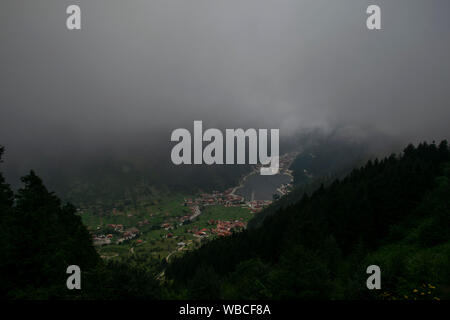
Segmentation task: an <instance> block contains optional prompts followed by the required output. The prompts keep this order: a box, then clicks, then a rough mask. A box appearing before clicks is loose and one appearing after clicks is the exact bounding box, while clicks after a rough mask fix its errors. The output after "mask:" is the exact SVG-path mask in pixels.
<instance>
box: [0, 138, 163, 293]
mask: <svg viewBox="0 0 450 320" xmlns="http://www.w3.org/2000/svg"><path fill="white" fill-rule="evenodd" d="M3 151H4V148H3V147H1V146H0V162H1V158H2V155H3ZM22 183H23V187H22V188H20V189H19V190H18V191H17V192H16V193H13V191H12V190H11V188H10V186H9V185H8V184H6V183H5V180H4V177H3V175H2V174H1V172H0V283H1V286H0V298H1V299H5V298H6V299H82V298H88V299H92V298H100V299H118V298H140V297H145V298H158V297H160V296H161V294H160V288H159V283H158V281H157V280H156V279H155V276H156V273H157V272H159V271H160V270H159V268H160V266H159V261H154V260H151V259H147V257H145V256H141V257H139V258H137V259H130V260H129V261H125V262H123V263H106V262H103V261H102V260H101V259H100V257H99V256H98V254H97V252H96V251H95V249H94V248H93V246H92V240H91V237H90V235H89V233H88V231H87V229H86V227H85V226H84V225H83V224H82V222H81V218H80V217H79V216H78V215H76V214H75V213H76V209H75V207H74V206H72V205H71V204H62V203H61V201H60V200H59V198H58V197H57V196H55V195H54V194H53V193H51V192H49V191H48V190H47V188H46V187H45V186H44V184H43V182H42V180H41V179H40V178H39V177H38V176H37V175H36V174H35V173H34V172H33V171H31V172H30V173H29V174H28V175H27V176H25V177H23V178H22ZM69 265H78V266H79V267H80V268H81V271H82V284H81V286H82V290H72V291H71V290H68V289H67V287H66V279H67V277H68V276H69V275H68V274H66V269H67V267H68V266H69Z"/></svg>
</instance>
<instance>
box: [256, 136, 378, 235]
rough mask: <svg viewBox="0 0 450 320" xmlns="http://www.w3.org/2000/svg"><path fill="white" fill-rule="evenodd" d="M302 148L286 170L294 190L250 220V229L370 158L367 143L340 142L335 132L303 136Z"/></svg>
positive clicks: (370, 154)
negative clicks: (292, 181)
mask: <svg viewBox="0 0 450 320" xmlns="http://www.w3.org/2000/svg"><path fill="white" fill-rule="evenodd" d="M372 143H373V142H372ZM301 146H302V152H301V153H300V154H299V155H298V156H297V157H296V158H295V159H294V161H293V162H292V164H291V166H290V167H289V169H290V170H292V176H293V178H294V188H293V190H292V191H291V192H290V193H288V194H286V195H284V196H283V197H281V198H280V199H279V200H278V201H275V202H274V203H272V204H271V205H270V206H269V207H268V208H266V209H264V210H263V211H262V212H261V213H259V214H258V215H256V216H255V217H254V218H253V219H252V220H250V222H249V224H248V227H249V228H255V227H257V226H260V225H261V224H262V222H263V221H264V219H265V218H266V217H268V216H269V215H271V214H274V213H275V212H276V211H278V210H280V209H284V208H286V207H288V206H290V205H293V204H294V203H296V202H297V201H298V199H300V198H301V197H302V196H303V194H305V193H306V194H308V195H310V194H311V193H313V192H314V191H315V190H317V189H318V188H319V187H320V186H321V185H322V184H323V185H325V186H327V185H329V184H330V183H332V182H333V181H334V180H335V179H337V178H342V177H345V175H347V174H348V173H349V172H350V171H351V170H352V169H353V168H355V167H358V166H360V165H362V164H363V163H364V162H365V161H367V160H368V159H370V158H371V157H373V155H372V151H371V148H370V146H371V143H370V141H359V142H355V141H351V140H346V139H342V137H339V135H338V134H336V132H334V133H332V134H329V135H323V134H322V135H321V134H318V133H313V134H309V135H304V136H303V139H302V141H301Z"/></svg>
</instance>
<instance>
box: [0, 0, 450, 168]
mask: <svg viewBox="0 0 450 320" xmlns="http://www.w3.org/2000/svg"><path fill="white" fill-rule="evenodd" d="M69 4H79V5H80V6H81V10H82V30H80V31H68V30H67V29H66V26H65V20H66V17H67V15H66V13H65V10H66V7H67V6H68V5H69ZM369 4H378V5H380V7H381V10H382V30H381V31H369V30H367V28H366V18H367V15H366V13H365V11H366V8H367V7H368V5H369ZM449 13H450V2H449V1H448V0H420V1H418V0H396V1H382V0H372V1H361V0H351V1H350V0H342V1H335V0H328V1H321V0H310V1H303V0H270V1H269V0H127V1H123V0H96V1H87V0H85V1H69V0H66V1H61V0H53V1H48V0H40V1H36V0H29V1H24V0H1V2H0V144H2V145H5V146H6V147H7V150H8V154H7V158H9V159H13V161H19V160H20V158H22V159H23V158H27V159H29V158H30V154H31V153H33V152H39V155H38V156H39V157H41V158H42V157H49V158H51V157H58V156H59V155H62V154H63V153H67V151H68V150H72V151H73V150H79V151H81V152H82V151H83V150H86V151H92V150H106V149H108V148H110V147H112V146H114V147H117V146H123V147H124V148H125V147H127V148H128V147H130V146H139V147H140V148H148V149H150V148H151V145H152V144H153V143H155V144H162V143H169V140H170V132H171V131H172V130H174V129H175V128H178V127H181V126H184V127H186V126H187V127H188V128H189V129H190V130H192V129H191V127H192V122H193V120H203V122H204V127H222V128H237V127H244V128H258V127H259V128H280V134H281V136H288V135H290V134H292V133H295V132H297V130H301V129H305V128H316V127H319V128H323V129H326V130H331V129H333V128H335V127H337V126H339V127H347V128H355V132H360V133H361V132H366V131H367V132H369V131H374V132H381V133H382V134H386V135H389V136H393V137H396V138H398V139H401V140H402V141H405V143H406V142H409V141H418V140H424V139H429V140H430V139H431V140H432V139H436V140H439V139H443V138H449V133H450V125H449V119H450V103H449V98H450V88H449V84H450V61H449V57H450V52H449V49H450V41H449V40H450V19H449V18H448V16H449ZM350 131H351V130H350ZM155 133H157V134H155Z"/></svg>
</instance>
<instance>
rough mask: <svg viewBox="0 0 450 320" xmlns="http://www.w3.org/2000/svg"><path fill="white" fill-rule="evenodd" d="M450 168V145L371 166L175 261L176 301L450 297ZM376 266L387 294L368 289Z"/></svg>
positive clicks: (422, 148) (170, 274)
mask: <svg viewBox="0 0 450 320" xmlns="http://www.w3.org/2000/svg"><path fill="white" fill-rule="evenodd" d="M449 162H450V150H449V146H448V144H447V142H446V141H443V142H442V143H440V144H439V145H436V144H434V143H433V144H427V143H423V144H420V145H419V146H417V147H414V146H412V145H410V146H408V147H407V148H406V149H405V150H404V152H403V154H402V155H394V154H393V155H391V156H390V157H387V158H385V159H382V160H378V159H376V160H374V161H369V162H368V163H367V164H366V165H365V166H364V167H362V168H359V169H355V170H353V171H352V172H351V173H350V174H349V175H347V176H346V177H345V178H344V179H342V180H335V181H334V182H333V183H331V184H330V185H329V186H327V187H326V188H325V187H323V186H322V187H320V188H319V189H318V190H317V191H315V192H314V193H313V194H312V195H311V196H308V195H305V196H303V197H302V198H301V199H299V201H298V202H297V203H295V204H294V205H291V206H288V207H287V208H284V209H280V210H279V211H278V212H277V213H275V214H273V215H270V216H268V217H267V218H266V219H265V220H264V222H263V223H262V226H261V227H259V228H255V229H251V230H247V231H245V232H242V233H239V234H235V235H233V236H232V237H229V238H225V239H220V240H217V241H212V242H210V243H207V244H205V245H204V246H203V247H201V248H200V249H199V250H196V251H193V252H190V253H188V254H186V255H184V256H183V257H181V258H178V259H176V260H174V261H173V263H171V264H170V265H169V266H168V268H167V270H166V276H167V278H168V279H169V281H168V282H169V283H170V284H171V288H172V293H173V297H180V298H195V299H197V298H198V299H208V298H225V299H227V298H231V299H298V298H300V299H302V298H304V299H316V298H318V299H349V298H350V299H351V298H354V299H366V298H371V299H372V298H379V299H425V298H426V299H441V298H447V299H449V298H450V272H449V271H448V266H449V265H450V232H449V230H450V165H449ZM372 264H375V265H378V266H380V268H381V271H382V290H380V291H378V290H375V291H370V290H368V289H367V287H366V279H367V277H368V275H367V274H366V268H367V267H368V266H369V265H372Z"/></svg>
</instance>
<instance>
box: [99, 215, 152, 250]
mask: <svg viewBox="0 0 450 320" xmlns="http://www.w3.org/2000/svg"><path fill="white" fill-rule="evenodd" d="M147 224H148V221H147ZM107 229H108V230H110V231H111V232H113V233H117V234H119V236H120V238H119V239H117V241H116V243H117V244H121V243H122V242H124V241H127V240H131V239H134V238H136V237H137V236H138V235H139V229H138V228H136V227H133V228H129V229H127V230H124V227H123V224H108V225H107ZM112 238H113V234H112V233H109V234H106V235H105V234H101V235H95V234H93V235H92V241H93V243H94V246H103V245H108V244H111V241H112Z"/></svg>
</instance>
